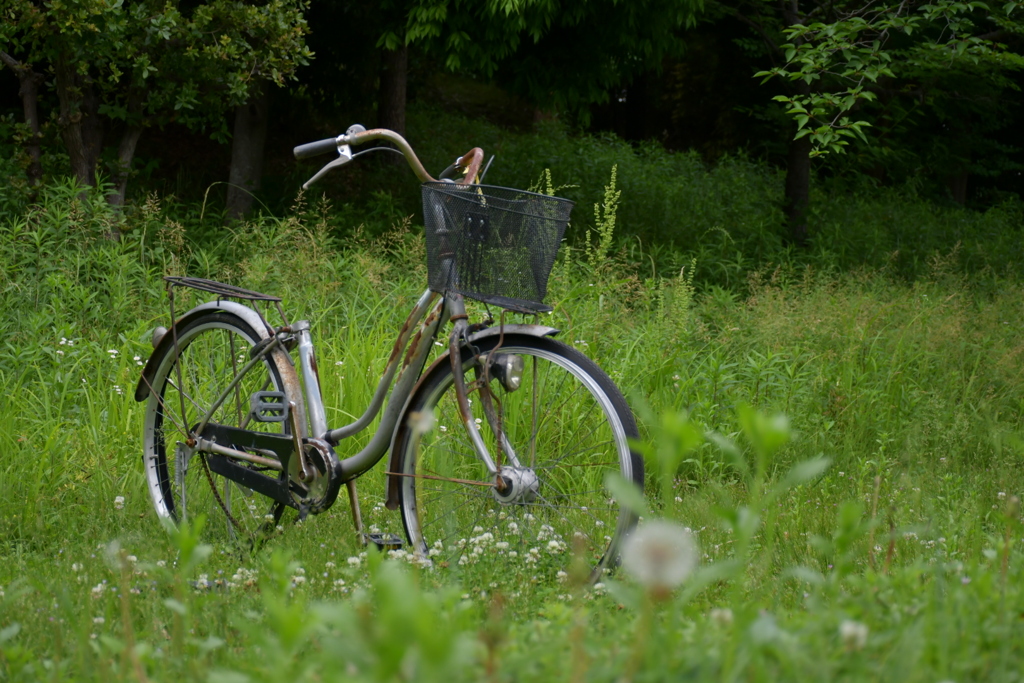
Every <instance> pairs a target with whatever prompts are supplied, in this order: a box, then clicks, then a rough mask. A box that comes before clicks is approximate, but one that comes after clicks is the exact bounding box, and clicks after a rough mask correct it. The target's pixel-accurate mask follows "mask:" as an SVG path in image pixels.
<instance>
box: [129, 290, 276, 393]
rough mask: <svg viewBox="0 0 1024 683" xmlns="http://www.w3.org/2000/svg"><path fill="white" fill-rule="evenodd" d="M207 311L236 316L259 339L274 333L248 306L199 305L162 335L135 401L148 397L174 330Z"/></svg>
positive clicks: (231, 303) (149, 361)
mask: <svg viewBox="0 0 1024 683" xmlns="http://www.w3.org/2000/svg"><path fill="white" fill-rule="evenodd" d="M208 311H221V312H224V313H231V314H232V315H236V316H238V317H239V318H241V319H242V320H244V321H245V322H246V323H248V324H249V326H250V327H252V329H254V330H256V334H258V335H260V339H266V338H267V337H269V336H270V335H272V334H273V333H274V331H273V330H272V329H271V328H270V326H269V325H268V324H267V322H266V321H265V320H264V319H263V318H262V317H260V314H259V313H257V312H256V311H254V310H253V309H251V308H249V307H248V306H243V305H242V304H240V303H237V302H235V301H224V300H221V301H210V302H208V303H205V304H200V305H199V306H196V307H195V308H193V309H192V310H190V311H188V312H187V313H185V314H184V315H182V316H181V317H180V318H178V320H177V321H176V322H175V323H174V325H173V326H172V327H171V329H169V330H167V333H166V334H164V336H163V339H161V340H160V342H159V343H158V344H157V345H156V348H155V349H153V353H152V355H151V356H150V357H149V360H148V361H147V362H146V367H145V368H143V369H142V377H140V378H139V383H138V384H137V385H136V387H135V400H136V401H140V402H141V401H145V400H146V398H148V397H149V388H150V386H152V384H153V375H154V374H155V373H156V369H157V366H158V365H160V359H161V358H163V357H164V355H165V354H166V353H167V352H168V350H169V349H171V347H173V346H174V330H175V329H179V330H180V329H182V328H184V327H185V326H186V325H188V324H189V323H191V322H192V321H193V320H195V319H196V318H197V317H199V316H200V315H203V314H205V313H206V312H208Z"/></svg>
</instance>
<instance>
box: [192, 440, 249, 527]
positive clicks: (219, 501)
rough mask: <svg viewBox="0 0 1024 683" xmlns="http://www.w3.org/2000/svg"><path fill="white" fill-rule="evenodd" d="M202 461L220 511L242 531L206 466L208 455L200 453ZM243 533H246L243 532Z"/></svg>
mask: <svg viewBox="0 0 1024 683" xmlns="http://www.w3.org/2000/svg"><path fill="white" fill-rule="evenodd" d="M199 456H200V460H201V461H202V463H203V472H205V473H206V481H208V482H210V490H211V491H213V497H214V498H215V499H216V500H217V504H218V505H220V509H221V510H223V511H224V514H225V515H226V516H227V518H228V521H229V522H231V524H232V525H233V526H234V527H235V528H236V529H238V530H239V531H242V525H241V524H239V523H238V520H237V519H235V518H234V517H233V516H232V515H231V511H230V510H228V506H227V505H225V504H224V500H223V499H222V498H221V497H220V492H219V491H218V490H217V485H216V484H214V483H213V475H212V474H210V467H209V465H207V464H206V453H200V454H199ZM242 533H245V532H244V531H242Z"/></svg>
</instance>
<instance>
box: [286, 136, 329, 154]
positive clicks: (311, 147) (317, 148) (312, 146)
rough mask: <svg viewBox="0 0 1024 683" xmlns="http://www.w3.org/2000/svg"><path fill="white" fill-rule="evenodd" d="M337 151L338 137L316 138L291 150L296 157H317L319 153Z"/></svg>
mask: <svg viewBox="0 0 1024 683" xmlns="http://www.w3.org/2000/svg"><path fill="white" fill-rule="evenodd" d="M337 151H338V138H327V139H326V140H317V141H316V142H307V143H306V144H304V145H299V146H298V147H296V148H295V149H294V150H292V153H293V154H295V158H296V159H309V158H310V157H318V156H320V155H321V154H329V153H331V152H337Z"/></svg>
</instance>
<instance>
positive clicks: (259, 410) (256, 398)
mask: <svg viewBox="0 0 1024 683" xmlns="http://www.w3.org/2000/svg"><path fill="white" fill-rule="evenodd" d="M249 404H250V407H251V409H252V410H251V412H252V419H254V420H256V421H257V422H284V421H285V420H287V419H288V403H287V401H286V397H285V395H284V392H283V391H257V392H256V393H255V394H253V395H252V397H251V398H250V399H249Z"/></svg>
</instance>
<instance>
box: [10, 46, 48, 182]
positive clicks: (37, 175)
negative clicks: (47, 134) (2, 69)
mask: <svg viewBox="0 0 1024 683" xmlns="http://www.w3.org/2000/svg"><path fill="white" fill-rule="evenodd" d="M0 61H3V63H4V64H6V65H7V66H9V67H10V68H11V69H12V70H13V71H14V73H15V74H17V76H18V82H19V84H20V88H19V89H18V94H19V95H20V96H21V106H22V109H23V110H24V112H25V125H26V126H28V132H29V139H28V140H27V141H26V142H25V151H26V152H28V157H29V164H28V184H29V187H32V188H35V187H37V186H38V185H39V183H40V181H41V180H42V178H43V167H42V164H41V163H40V161H39V160H40V158H41V157H42V148H41V147H40V144H39V140H40V138H41V137H42V133H40V126H39V84H40V83H41V82H42V81H43V75H42V74H38V73H36V72H35V71H33V70H32V67H31V66H29V65H28V64H24V63H22V62H19V61H18V60H16V59H14V58H13V57H11V56H10V55H9V54H7V53H6V52H3V51H0Z"/></svg>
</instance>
